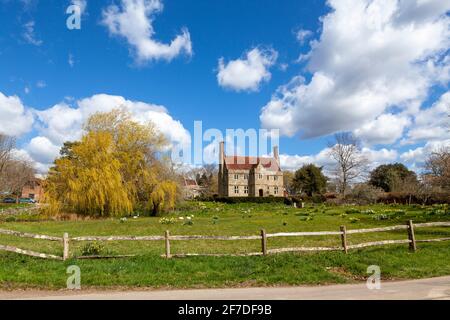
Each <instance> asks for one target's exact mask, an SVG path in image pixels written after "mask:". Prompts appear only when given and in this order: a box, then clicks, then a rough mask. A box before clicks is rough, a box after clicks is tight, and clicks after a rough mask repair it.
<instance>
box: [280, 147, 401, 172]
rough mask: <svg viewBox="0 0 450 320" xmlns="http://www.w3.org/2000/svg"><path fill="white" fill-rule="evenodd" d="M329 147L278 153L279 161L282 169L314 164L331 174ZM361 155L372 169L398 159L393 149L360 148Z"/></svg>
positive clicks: (331, 161)
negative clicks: (295, 153)
mask: <svg viewBox="0 0 450 320" xmlns="http://www.w3.org/2000/svg"><path fill="white" fill-rule="evenodd" d="M330 152H331V149H330V148H329V147H326V148H324V149H322V150H321V151H320V152H318V153H317V154H313V155H288V154H281V155H280V163H281V167H282V169H283V170H291V171H293V170H297V169H298V168H300V167H301V166H303V165H305V164H310V163H312V164H315V165H317V166H319V167H324V172H325V173H326V174H331V172H330V171H331V170H332V169H333V168H334V166H335V164H336V163H335V162H334V160H333V159H332V157H331V156H330ZM361 154H362V156H363V157H364V158H365V159H367V160H368V162H369V169H373V168H375V167H376V166H378V165H380V164H383V163H390V162H395V161H397V159H398V152H397V151H396V150H394V149H386V148H382V149H378V150H376V149H371V148H367V147H365V148H362V149H361Z"/></svg>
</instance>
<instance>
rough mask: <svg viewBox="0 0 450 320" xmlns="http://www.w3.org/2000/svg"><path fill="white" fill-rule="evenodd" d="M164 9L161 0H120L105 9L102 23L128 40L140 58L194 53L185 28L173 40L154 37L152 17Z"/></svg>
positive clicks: (138, 59) (168, 57) (166, 57)
mask: <svg viewBox="0 0 450 320" xmlns="http://www.w3.org/2000/svg"><path fill="white" fill-rule="evenodd" d="M162 10H163V4H162V0H121V1H120V5H115V4H112V5H110V6H108V7H107V8H106V9H104V10H103V19H102V23H103V25H105V26H106V27H107V28H108V30H109V33H110V34H111V35H114V36H119V37H123V38H125V39H126V40H127V41H128V43H129V44H130V45H131V47H132V48H133V51H134V53H135V55H136V58H137V61H138V62H146V61H150V60H159V59H164V60H167V61H170V60H172V59H173V58H175V57H176V56H178V55H180V54H182V53H185V54H187V55H188V56H190V55H192V43H191V37H190V34H189V31H188V30H187V29H185V28H184V29H182V31H181V34H179V35H177V36H176V37H175V38H174V39H173V40H172V41H171V42H170V44H164V43H161V42H159V41H157V40H155V39H154V36H155V30H154V29H153V21H154V19H155V15H156V14H157V13H160V12H162Z"/></svg>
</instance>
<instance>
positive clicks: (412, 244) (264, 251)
mask: <svg viewBox="0 0 450 320" xmlns="http://www.w3.org/2000/svg"><path fill="white" fill-rule="evenodd" d="M428 227H450V222H427V223H416V224H413V222H412V220H409V221H408V222H407V223H406V224H405V225H395V226H389V227H381V228H371V229H353V230H347V228H346V227H345V226H341V227H340V230H339V231H311V232H278V233H266V231H265V230H264V229H263V230H261V234H260V235H250V236H210V235H172V236H171V235H170V233H169V231H166V232H165V233H164V236H82V237H72V238H70V237H69V235H68V233H64V234H63V236H62V237H55V236H48V235H42V234H33V233H26V232H19V231H13V230H5V229H0V234H3V235H9V236H16V237H21V238H32V239H40V240H48V241H59V242H61V243H62V245H63V252H62V256H56V255H52V254H46V253H40V252H35V251H31V250H25V249H20V248H16V247H12V246H5V245H0V251H8V252H15V253H18V254H23V255H28V256H32V257H38V258H44V259H55V260H67V259H69V258H70V251H69V244H70V241H74V242H81V241H164V243H165V254H164V255H163V256H164V257H166V258H171V257H194V256H213V257H219V256H260V255H268V254H274V253H282V252H308V251H309V252H311V251H343V252H345V253H348V250H350V249H360V248H366V247H372V246H383V245H389V244H405V243H408V244H409V249H410V250H411V251H416V250H417V243H423V242H441V241H450V237H445V238H435V239H421V240H416V238H415V232H414V229H415V228H428ZM405 229H406V230H407V234H408V239H400V240H382V241H373V242H365V243H359V244H351V245H349V244H348V243H347V239H348V235H351V234H361V233H371V232H386V231H395V230H405ZM303 236H340V238H341V246H339V247H295V248H276V249H268V246H267V240H268V239H269V238H275V237H303ZM191 240H224V241H237V240H260V241H261V251H260V252H249V253H235V254H234V253H206V254H203V253H177V254H172V253H171V250H170V242H171V241H191ZM133 256H134V255H120V256H81V257H76V258H78V259H109V258H126V257H133Z"/></svg>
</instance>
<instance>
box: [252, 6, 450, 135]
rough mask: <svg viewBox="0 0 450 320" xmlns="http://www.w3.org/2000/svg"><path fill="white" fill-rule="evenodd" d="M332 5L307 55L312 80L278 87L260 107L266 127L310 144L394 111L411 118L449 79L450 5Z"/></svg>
mask: <svg viewBox="0 0 450 320" xmlns="http://www.w3.org/2000/svg"><path fill="white" fill-rule="evenodd" d="M328 4H329V5H330V6H331V8H332V9H333V10H332V11H331V12H330V13H328V14H327V15H326V16H324V17H322V18H321V21H322V33H321V36H320V39H319V40H314V41H312V42H311V51H310V52H309V53H308V54H307V55H306V56H305V57H306V59H308V62H307V70H308V71H309V72H311V74H312V77H311V79H310V80H309V81H306V80H305V79H304V78H303V77H295V78H294V79H293V80H292V81H291V82H290V83H289V84H287V85H285V86H282V87H280V88H279V89H278V90H277V92H276V93H275V94H274V95H273V97H272V99H271V101H270V102H269V103H267V104H266V106H264V107H263V108H262V112H261V115H260V120H261V123H262V126H263V127H266V128H279V129H280V130H281V133H282V134H285V135H288V136H293V135H294V134H296V133H298V132H299V133H301V134H302V135H303V136H304V137H316V136H321V135H327V134H330V133H333V132H337V131H351V130H357V129H358V128H360V127H361V125H367V124H368V123H370V122H371V121H374V120H375V119H376V118H377V117H379V116H380V115H382V114H384V113H387V114H389V113H390V112H391V113H392V111H390V108H393V107H395V108H399V109H400V110H401V111H403V112H406V113H407V112H412V110H413V109H414V108H417V106H420V104H421V103H422V102H423V101H424V100H425V99H426V98H427V96H428V93H429V89H430V88H431V87H432V86H433V85H435V84H438V83H442V81H445V80H446V79H448V70H449V65H450V64H449V62H450V61H449V59H447V58H446V51H447V50H448V49H449V47H450V17H448V16H447V15H446V14H445V13H446V12H447V10H449V9H450V2H449V1H441V0H428V1H423V0H415V1H413V0H411V1H396V0H330V1H328ZM437 75H439V76H437ZM413 106H414V108H413ZM360 130H364V129H363V128H361V129H360Z"/></svg>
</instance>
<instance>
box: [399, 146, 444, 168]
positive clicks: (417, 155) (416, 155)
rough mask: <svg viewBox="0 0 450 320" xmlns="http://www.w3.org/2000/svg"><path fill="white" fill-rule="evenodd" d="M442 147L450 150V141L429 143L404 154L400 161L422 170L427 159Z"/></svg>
mask: <svg viewBox="0 0 450 320" xmlns="http://www.w3.org/2000/svg"><path fill="white" fill-rule="evenodd" d="M442 147H445V148H450V139H445V140H441V141H430V142H427V143H426V144H425V145H424V146H423V147H418V148H415V149H410V150H408V151H405V152H403V153H402V154H401V155H400V159H401V160H402V161H404V162H406V163H408V164H409V165H410V166H411V167H412V168H415V169H420V168H421V167H422V166H423V164H424V162H425V160H426V158H427V157H428V156H429V155H430V154H431V153H432V152H434V151H437V150H439V149H440V148H442Z"/></svg>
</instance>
